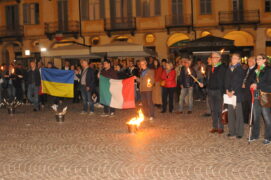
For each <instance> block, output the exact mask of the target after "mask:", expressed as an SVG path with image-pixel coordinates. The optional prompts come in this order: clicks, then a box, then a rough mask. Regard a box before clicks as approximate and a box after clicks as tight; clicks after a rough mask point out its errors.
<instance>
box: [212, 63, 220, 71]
mask: <svg viewBox="0 0 271 180" xmlns="http://www.w3.org/2000/svg"><path fill="white" fill-rule="evenodd" d="M221 64H222V62H219V63H217V64H216V65H212V73H213V72H214V71H215V68H216V67H218V66H220V65H221Z"/></svg>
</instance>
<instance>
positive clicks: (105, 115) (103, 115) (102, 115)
mask: <svg viewBox="0 0 271 180" xmlns="http://www.w3.org/2000/svg"><path fill="white" fill-rule="evenodd" d="M108 116H109V114H105V113H103V114H101V117H108Z"/></svg>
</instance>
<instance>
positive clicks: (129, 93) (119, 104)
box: [99, 75, 135, 109]
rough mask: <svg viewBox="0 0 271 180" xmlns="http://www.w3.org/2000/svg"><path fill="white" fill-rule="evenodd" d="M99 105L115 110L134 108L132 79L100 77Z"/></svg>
mask: <svg viewBox="0 0 271 180" xmlns="http://www.w3.org/2000/svg"><path fill="white" fill-rule="evenodd" d="M99 85H100V103H101V104H103V105H106V106H110V107H113V108H117V109H128V108H135V85H134V77H130V78H127V79H123V80H117V79H109V78H106V77H104V76H102V75H100V81H99Z"/></svg>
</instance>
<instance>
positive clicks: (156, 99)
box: [152, 59, 163, 107]
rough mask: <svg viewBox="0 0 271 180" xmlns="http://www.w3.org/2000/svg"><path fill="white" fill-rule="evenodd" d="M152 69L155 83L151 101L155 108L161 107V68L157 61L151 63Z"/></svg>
mask: <svg viewBox="0 0 271 180" xmlns="http://www.w3.org/2000/svg"><path fill="white" fill-rule="evenodd" d="M153 67H154V79H155V83H154V85H153V89H152V101H153V104H154V105H155V106H157V107H161V105H162V92H161V81H162V79H161V76H162V72H163V68H162V67H161V66H160V63H159V61H158V60H157V59H155V60H154V61H153Z"/></svg>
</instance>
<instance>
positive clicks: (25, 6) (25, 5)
mask: <svg viewBox="0 0 271 180" xmlns="http://www.w3.org/2000/svg"><path fill="white" fill-rule="evenodd" d="M27 12H29V9H28V4H24V5H23V15H24V17H23V19H24V24H28V13H27Z"/></svg>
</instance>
